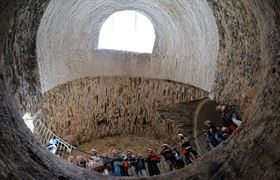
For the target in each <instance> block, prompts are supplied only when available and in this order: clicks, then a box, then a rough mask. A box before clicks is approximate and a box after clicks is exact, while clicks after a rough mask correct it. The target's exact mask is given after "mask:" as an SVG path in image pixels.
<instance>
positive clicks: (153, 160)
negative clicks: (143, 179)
mask: <svg viewBox="0 0 280 180" xmlns="http://www.w3.org/2000/svg"><path fill="white" fill-rule="evenodd" d="M146 161H147V165H148V170H149V175H150V176H154V175H158V174H160V170H159V168H158V165H157V163H159V162H160V156H158V155H157V154H156V153H155V152H154V151H153V150H152V149H151V148H148V150H147V159H146Z"/></svg>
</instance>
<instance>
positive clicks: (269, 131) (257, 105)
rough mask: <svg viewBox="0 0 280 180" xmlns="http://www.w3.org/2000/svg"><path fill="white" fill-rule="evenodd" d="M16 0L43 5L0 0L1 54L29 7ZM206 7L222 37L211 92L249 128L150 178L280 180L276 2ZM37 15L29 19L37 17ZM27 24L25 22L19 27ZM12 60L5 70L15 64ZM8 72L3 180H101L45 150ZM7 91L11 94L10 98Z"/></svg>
mask: <svg viewBox="0 0 280 180" xmlns="http://www.w3.org/2000/svg"><path fill="white" fill-rule="evenodd" d="M186 1H188V2H196V1H189V0H186ZM15 2H16V3H24V4H25V5H27V6H30V4H29V3H31V4H32V3H39V0H32V1H27V0H24V1H19V0H2V1H0V8H1V11H0V22H1V29H0V36H1V37H0V40H1V41H0V45H1V47H0V50H1V53H2V54H3V42H4V41H3V40H5V39H6V40H9V38H7V36H6V34H7V33H8V31H7V29H10V27H8V24H10V23H7V22H8V21H10V20H12V18H14V17H15V14H16V12H18V11H20V9H21V8H24V6H19V7H18V9H16V8H15V6H14V3H15ZM40 2H43V1H40ZM154 2H157V3H159V4H161V3H162V5H163V6H164V7H166V8H165V9H166V10H163V11H161V12H162V15H164V14H165V13H166V12H169V13H170V14H173V13H174V14H176V18H178V17H179V18H180V17H182V15H184V13H185V11H181V10H179V9H180V8H177V9H176V7H179V6H178V4H177V3H173V2H169V3H166V4H165V3H164V2H166V1H164V2H163V1H153V2H151V3H154ZM176 2H177V1H176ZM180 2H184V1H180ZM208 2H209V5H210V7H211V9H212V11H213V14H214V16H215V19H216V22H217V25H218V31H219V39H220V50H219V58H218V66H217V67H216V68H215V70H216V80H215V83H214V90H213V94H214V95H215V98H216V99H218V100H219V101H221V102H225V103H229V102H230V101H233V102H235V103H236V104H237V105H238V106H240V107H242V108H241V110H242V114H243V117H244V123H243V125H242V127H241V128H240V129H239V130H238V131H236V132H235V133H234V135H233V136H232V137H231V138H230V139H229V140H228V141H227V142H225V143H223V144H221V145H220V146H219V147H218V148H217V149H215V150H214V151H211V152H210V153H207V154H205V155H204V156H203V157H201V158H200V160H199V161H198V162H197V163H196V164H194V165H192V166H190V167H187V168H185V169H182V170H179V171H176V172H171V173H168V174H165V175H161V176H158V177H153V178H152V179H161V180H162V179H168V180H169V179H279V178H280V173H279V172H280V171H279V167H280V157H279V154H280V149H279V142H278V141H277V140H278V139H280V132H279V131H280V130H279V129H280V128H279V127H280V121H279V119H280V112H279V107H280V99H279V98H280V91H279V89H280V83H279V82H280V57H279V54H280V52H279V47H280V44H279V39H280V37H279V25H280V22H279V21H280V14H279V13H280V12H279V8H280V4H279V1H278V0H266V1H263V0H247V1H242V0H219V1H217V0H208ZM173 5H174V6H173ZM170 7H175V9H176V10H174V11H168V9H169V8H170ZM170 9H172V8H170ZM140 10H141V9H140ZM25 11H26V13H29V12H30V11H31V9H28V8H27V9H25ZM100 11H102V8H100ZM151 14H152V13H151ZM34 17H35V16H30V17H28V18H26V19H29V20H32V19H33V18H34ZM155 17H156V16H155ZM182 21H183V20H182ZM22 22H23V20H21V21H18V22H17V23H19V24H20V23H22ZM180 23H181V22H180ZM182 23H183V22H182ZM169 26H170V27H172V24H171V25H169V24H168V27H166V28H167V29H168V28H170V27H169ZM162 32H163V33H164V32H165V31H162ZM176 32H177V31H174V32H173V34H172V36H171V38H172V39H173V38H174V39H173V40H174V41H172V40H171V41H172V42H175V43H176V42H178V41H177V33H176ZM15 33H16V34H17V33H20V31H15ZM28 33H29V32H27V34H28ZM198 36H200V35H198ZM161 37H162V38H163V39H164V38H165V36H161ZM158 41H163V40H161V39H159V40H158ZM5 42H6V41H5ZM175 43H167V44H165V46H166V47H169V46H173V47H174V46H175V47H176V45H175ZM24 45H25V44H24ZM24 45H21V46H24ZM26 45H27V46H28V44H26ZM180 47H181V46H180ZM182 49H184V48H183V47H182V48H177V51H175V52H181V51H183V50H182ZM166 50H167V49H166ZM178 55H179V54H178ZM58 61H59V59H58ZM10 63H13V62H12V61H10ZM10 63H8V64H6V66H5V67H11V66H14V64H10ZM1 64H3V58H1ZM5 67H4V68H3V69H2V68H1V71H0V74H1V76H0V85H1V86H0V134H1V136H0V142H1V144H0V152H1V153H0V155H1V156H0V170H1V171H0V178H1V179H66V178H67V177H69V179H90V178H92V179H94V178H95V179H101V177H97V175H95V174H93V173H88V172H85V171H83V170H81V169H79V168H77V167H73V166H70V165H69V164H66V163H63V162H62V161H61V160H59V159H58V158H55V157H54V156H51V155H50V154H48V153H47V152H46V151H45V150H43V148H42V147H41V146H40V145H39V144H38V142H37V141H36V140H35V139H34V138H33V137H32V134H31V133H30V132H29V131H28V130H27V127H26V126H25V125H24V124H23V121H22V119H21V118H20V114H18V113H17V109H16V108H15V107H14V105H15V103H19V102H16V101H13V99H14V97H13V95H14V93H13V92H14V91H13V87H12V86H17V83H18V82H13V83H10V86H8V83H6V82H7V81H9V80H8V79H5V80H4V78H3V77H4V76H3V72H4V71H5V70H6V68H5ZM167 67H168V65H167ZM113 68H114V67H113ZM170 70H171V71H174V73H179V72H182V71H183V70H182V71H180V67H178V69H177V68H173V69H172V68H171V69H170ZM166 73H167V72H166ZM179 74H180V73H179ZM16 76H20V74H16ZM183 76H184V73H182V74H180V77H183ZM6 78H7V77H6ZM22 88H24V87H22ZM10 93H11V94H12V96H9V94H10ZM103 178H104V177H103Z"/></svg>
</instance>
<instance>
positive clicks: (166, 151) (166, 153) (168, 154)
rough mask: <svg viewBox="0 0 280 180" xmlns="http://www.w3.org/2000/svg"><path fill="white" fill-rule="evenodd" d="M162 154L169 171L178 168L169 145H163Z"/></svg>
mask: <svg viewBox="0 0 280 180" xmlns="http://www.w3.org/2000/svg"><path fill="white" fill-rule="evenodd" d="M160 154H161V155H162V156H163V157H164V159H165V161H166V163H167V164H168V166H169V171H173V170H174V169H175V167H176V158H175V156H174V155H173V153H172V150H171V149H170V148H169V146H168V145H167V144H163V145H162V146H161V152H160Z"/></svg>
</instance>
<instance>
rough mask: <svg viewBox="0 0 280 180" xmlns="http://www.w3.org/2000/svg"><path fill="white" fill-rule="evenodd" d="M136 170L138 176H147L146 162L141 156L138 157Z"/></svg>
mask: <svg viewBox="0 0 280 180" xmlns="http://www.w3.org/2000/svg"><path fill="white" fill-rule="evenodd" d="M135 170H136V174H137V175H138V176H147V173H146V166H145V160H144V159H143V158H142V157H141V156H136V162H135Z"/></svg>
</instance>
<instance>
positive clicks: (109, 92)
mask: <svg viewBox="0 0 280 180" xmlns="http://www.w3.org/2000/svg"><path fill="white" fill-rule="evenodd" d="M207 96H208V93H207V92H205V91H202V90H201V89H198V88H195V87H192V86H189V85H186V84H182V83H178V82H172V81H165V80H157V79H145V78H104V77H103V78H102V77H101V78H87V79H79V80H76V81H73V82H69V83H66V84H64V85H62V86H59V87H57V88H54V89H52V90H50V91H48V92H46V93H45V94H44V97H43V107H44V117H45V120H46V121H47V123H48V125H49V127H50V128H51V129H52V130H53V131H54V132H55V133H57V134H58V135H60V136H62V137H65V136H70V135H71V136H72V139H75V140H76V141H77V142H78V143H81V142H85V141H87V140H89V139H91V138H93V137H106V136H113V135H121V134H134V135H143V136H156V137H159V138H160V137H161V138H164V137H168V134H167V132H168V130H167V128H168V126H167V124H166V123H165V122H164V120H163V119H158V118H156V111H157V110H158V109H159V107H160V106H165V105H168V104H173V103H178V102H182V103H186V102H188V101H192V100H197V99H202V98H205V97H207ZM186 108H187V107H186Z"/></svg>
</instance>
